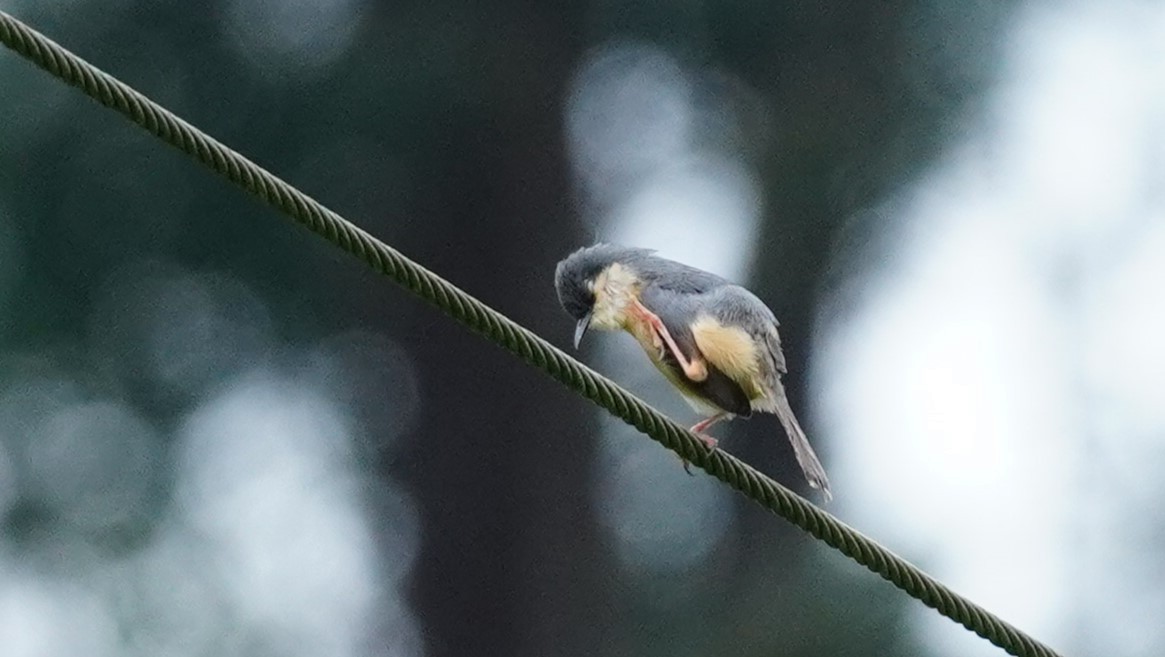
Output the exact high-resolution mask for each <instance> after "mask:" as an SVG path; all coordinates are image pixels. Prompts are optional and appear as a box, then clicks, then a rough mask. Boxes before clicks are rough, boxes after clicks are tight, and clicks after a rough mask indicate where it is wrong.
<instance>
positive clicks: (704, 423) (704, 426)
mask: <svg viewBox="0 0 1165 657" xmlns="http://www.w3.org/2000/svg"><path fill="white" fill-rule="evenodd" d="M726 418H728V413H717V414H715V415H713V416H712V417H710V418H706V419H704V420H701V421H699V422H697V423H695V424H694V425H692V428H691V429H688V431H691V432H692V433H694V434H696V435H697V436H699V437H700V440H703V441H704V444H705V445H707V446H708V450H709V451H716V445H717V443H718V441H717V440H716V439H715V438H713V437H712V436H709V435H708V434H706V433H704V432H705V431H707V430H708V427H710V426H712V425H713V424H716V423H717V422H719V421H721V420H724V419H726ZM681 460H683V461H684V472H686V473H688V474H692V469H691V465H692V464H691V463H688V462H687V460H685V459H681Z"/></svg>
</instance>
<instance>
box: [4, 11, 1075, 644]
mask: <svg viewBox="0 0 1165 657" xmlns="http://www.w3.org/2000/svg"><path fill="white" fill-rule="evenodd" d="M0 41H3V43H4V44H5V45H6V46H7V47H8V48H10V49H11V50H14V51H16V52H17V53H19V54H20V55H21V56H23V57H24V58H26V59H28V60H29V61H31V62H32V63H34V64H36V65H37V66H39V67H40V68H42V69H44V70H45V71H48V72H49V73H51V74H53V75H54V76H56V77H57V78H59V79H61V80H63V81H65V82H67V83H68V84H70V85H72V86H74V87H77V88H78V89H80V90H81V91H83V92H84V93H85V94H87V95H88V96H90V97H92V98H93V99H95V100H97V101H98V102H100V103H101V104H102V105H105V106H106V107H109V108H111V109H114V110H116V111H118V112H120V113H121V114H123V115H124V116H126V117H127V118H129V119H131V120H132V121H133V122H134V123H137V124H138V125H140V126H141V127H143V128H145V129H146V130H147V131H149V132H150V133H152V134H154V135H155V136H157V137H159V138H160V139H162V140H163V141H165V142H167V143H169V144H170V145H172V146H174V147H175V148H177V149H179V150H181V151H182V152H184V153H187V154H189V155H191V156H193V157H194V158H195V159H197V160H198V161H199V162H202V163H203V164H205V165H206V166H208V167H210V168H211V169H213V170H215V171H217V172H218V173H219V174H221V175H222V176H224V177H225V178H227V179H228V180H230V181H231V182H233V183H235V184H236V185H238V186H240V187H242V188H244V189H246V190H247V191H249V192H251V193H252V194H254V195H255V196H258V197H259V198H261V199H263V200H264V201H266V202H267V203H269V204H270V205H273V206H274V207H276V208H277V209H279V210H280V211H281V212H283V213H284V214H286V215H287V216H289V217H291V218H292V219H294V220H295V221H296V222H298V223H300V224H302V225H304V226H306V227H307V228H308V229H309V230H311V231H312V232H314V233H317V234H318V235H320V236H321V237H323V238H324V239H327V240H328V241H330V242H332V243H333V244H335V245H337V246H339V247H340V248H342V249H344V250H345V251H347V252H349V253H351V254H352V255H355V256H356V257H358V258H360V259H361V260H363V261H364V262H366V263H367V264H368V265H369V266H370V267H372V268H373V269H374V270H376V271H378V272H381V273H383V274H385V275H387V276H388V277H390V278H392V279H393V280H394V281H396V282H397V283H399V284H401V285H403V286H404V287H406V288H408V289H409V290H411V291H412V292H414V293H415V294H417V295H418V296H420V297H422V298H423V299H425V300H427V301H429V302H430V303H432V304H434V305H436V306H437V307H438V308H440V309H441V310H443V311H444V312H446V313H447V314H449V315H450V316H452V317H453V318H454V319H456V320H457V321H459V322H461V323H462V324H464V325H466V326H467V327H469V328H471V329H473V330H474V331H476V332H478V333H481V334H482V335H484V336H485V337H486V338H488V339H489V340H490V341H492V342H495V343H497V344H500V345H502V346H504V347H505V348H506V349H508V350H510V351H511V352H513V353H514V354H516V355H518V356H519V357H521V358H522V359H523V360H524V361H526V362H527V363H530V364H531V365H534V366H535V367H537V368H539V369H541V370H543V371H544V372H546V373H547V374H549V375H550V376H551V377H553V378H554V379H555V380H557V381H559V382H560V383H562V384H564V385H566V386H567V387H569V388H571V389H573V390H575V391H577V392H579V393H581V394H582V395H583V396H585V397H586V398H587V399H590V400H591V401H593V402H595V403H596V404H598V405H599V406H602V407H603V408H605V409H607V410H608V411H609V412H611V413H612V414H614V415H615V416H617V417H619V418H620V419H622V420H623V421H625V422H627V423H628V424H630V425H632V426H634V427H635V428H636V429H638V430H640V431H641V432H643V433H645V434H647V435H648V436H650V437H651V438H653V439H654V440H656V441H658V442H660V443H662V444H663V445H664V446H665V447H667V448H668V449H670V450H672V451H674V452H676V453H678V454H679V455H680V456H682V457H683V458H684V459H686V460H687V461H689V462H690V463H692V464H694V465H696V466H698V467H700V468H702V469H704V470H705V471H707V472H708V473H709V474H711V475H713V476H714V477H716V478H717V479H720V480H721V481H723V482H725V483H727V484H728V485H730V486H732V487H733V488H735V489H736V490H738V491H740V492H741V493H743V494H744V495H746V496H748V497H750V498H752V499H753V500H755V501H756V502H758V503H759V504H761V505H762V506H764V507H765V508H766V509H769V510H770V511H772V512H773V513H775V514H777V515H779V516H781V517H782V518H785V519H786V520H788V521H789V522H791V523H793V524H794V525H796V526H798V527H800V528H801V529H803V530H805V531H806V532H808V533H809V534H810V535H812V536H813V537H815V538H817V539H819V540H821V541H823V542H824V543H826V544H827V545H829V546H831V547H833V548H834V549H836V550H838V551H839V552H841V553H842V554H844V555H846V556H847V557H849V558H851V559H853V560H854V561H856V562H858V563H860V564H861V565H863V566H865V567H866V568H868V569H870V570H871V571H873V572H875V573H877V574H878V575H880V576H882V577H883V578H884V579H886V580H887V581H889V582H891V583H892V584H894V585H895V586H896V587H898V588H899V589H901V590H902V591H904V592H906V593H907V594H909V595H910V596H912V597H914V598H916V599H918V600H920V601H922V602H923V603H924V604H926V605H927V606H929V607H931V608H933V609H935V610H936V611H938V612H939V613H940V614H942V615H943V616H946V617H947V618H950V619H951V620H953V621H955V622H957V623H959V624H960V625H962V626H963V627H965V628H967V629H968V630H971V631H972V632H974V633H975V634H977V635H979V636H980V637H982V638H984V639H986V640H988V641H990V642H991V643H993V644H995V645H996V646H999V647H1000V648H1002V649H1003V650H1005V651H1007V652H1008V653H1010V654H1012V655H1016V657H1057V656H1056V653H1055V652H1054V651H1052V649H1051V648H1049V647H1047V646H1045V645H1044V644H1042V643H1040V642H1039V641H1036V640H1035V639H1034V638H1032V637H1030V636H1028V635H1027V634H1025V633H1024V632H1022V631H1021V630H1019V629H1018V628H1016V627H1014V626H1012V625H1010V624H1008V623H1007V622H1005V621H1003V620H1002V619H1000V618H998V617H996V616H995V615H994V614H992V613H990V612H989V611H987V610H986V609H984V608H982V607H980V606H978V605H976V604H975V603H973V602H971V601H970V600H968V599H966V598H964V597H962V596H961V595H959V594H957V593H955V592H953V591H951V590H950V589H948V588H947V587H946V586H944V585H943V584H942V583H940V582H938V581H937V580H935V579H934V578H932V577H930V576H929V575H927V574H925V573H924V572H922V571H921V570H919V569H918V568H917V567H915V566H913V565H912V564H910V563H909V562H907V561H906V560H904V559H902V558H901V557H899V556H897V555H895V554H894V553H893V552H891V551H889V550H888V549H886V548H884V547H882V546H881V545H879V544H878V543H877V542H875V541H874V540H872V539H870V538H868V537H866V536H865V535H863V534H861V533H860V532H858V531H857V530H855V529H853V528H851V527H849V526H848V525H845V524H844V523H842V522H841V521H839V520H838V519H836V518H835V517H833V516H832V515H830V514H828V513H826V512H824V511H822V510H821V509H819V508H817V507H816V506H814V505H812V504H811V503H809V502H808V501H806V500H805V499H803V498H801V497H800V496H798V495H796V494H795V493H793V492H792V491H790V490H789V489H787V488H785V487H784V486H782V485H780V484H778V483H777V482H775V481H773V480H772V479H770V478H769V477H766V476H765V475H763V474H761V473H760V472H758V471H756V470H755V469H753V468H752V467H751V466H749V465H747V464H745V463H744V462H742V461H740V460H739V459H737V458H735V457H733V456H731V455H730V454H727V453H725V452H723V451H721V450H716V451H714V452H711V453H710V452H709V451H708V450H707V448H706V447H705V446H704V444H703V443H702V442H701V441H700V440H699V439H698V438H696V437H695V436H694V435H692V434H691V433H689V432H688V431H687V430H686V429H684V428H683V427H681V426H679V425H678V424H676V423H675V422H673V421H672V420H670V419H668V418H666V417H664V416H663V415H661V414H660V413H659V412H658V411H656V410H654V409H653V408H651V407H650V406H648V405H647V404H646V403H645V402H643V401H641V400H640V399H638V398H637V397H635V396H634V395H632V394H631V393H629V392H627V391H626V390H624V389H622V388H621V387H619V386H618V385H617V384H615V383H614V382H613V381H611V380H610V379H608V378H606V377H604V376H602V375H600V374H598V373H597V372H595V371H594V370H592V369H590V368H588V367H586V366H585V365H583V364H582V363H580V362H579V361H578V360H576V359H574V358H572V357H571V356H569V355H568V354H566V353H565V352H563V351H562V350H561V349H558V348H557V347H555V346H553V345H552V344H550V343H549V342H547V341H546V340H543V339H542V338H540V337H539V336H537V335H535V334H534V333H533V332H531V331H530V330H528V329H526V328H524V327H522V326H521V325H519V324H517V323H516V322H514V321H512V320H510V319H509V318H507V317H505V316H504V315H502V314H501V313H499V312H497V311H495V310H493V309H492V308H490V307H488V306H486V305H485V304H483V303H482V302H480V301H478V300H477V299H475V298H473V297H472V296H470V295H469V294H466V293H465V292H463V291H462V290H460V289H459V288H457V287H456V286H454V285H453V284H451V283H449V282H448V281H445V280H444V279H442V278H441V277H440V276H438V275H436V274H434V273H433V272H431V271H429V270H427V269H425V268H424V267H422V266H420V265H418V264H417V263H415V262H413V261H412V260H409V259H408V258H406V257H405V256H404V255H402V254H401V253H400V252H398V251H396V250H395V249H393V248H392V247H390V246H388V245H387V244H385V243H383V242H381V241H379V240H377V239H376V238H375V237H373V236H372V235H370V234H368V233H367V232H365V231H364V230H362V229H360V228H359V227H357V226H356V225H354V224H352V223H350V222H348V221H347V220H345V219H344V218H342V217H340V216H339V215H338V214H336V213H334V212H332V211H331V210H329V209H327V208H325V207H324V206H323V205H321V204H320V203H318V202H316V201H315V200H313V199H312V198H310V197H309V196H307V195H306V194H304V193H303V192H300V191H299V190H298V189H296V188H294V187H292V186H291V185H289V184H287V183H285V182H283V181H282V180H280V179H279V178H277V177H276V176H274V175H272V174H271V173H270V172H268V171H266V170H265V169H263V168H262V167H260V166H258V165H257V164H255V163H254V162H251V161H250V160H248V159H247V158H245V157H243V156H242V155H240V154H239V153H236V152H235V151H233V150H232V149H230V148H229V147H227V146H226V145H224V144H222V143H220V142H218V141H216V140H215V139H213V138H211V137H210V136H208V135H207V134H205V133H203V132H202V131H201V130H199V129H197V128H195V127H194V126H192V125H190V124H189V123H187V122H186V121H184V120H182V119H181V118H179V117H177V116H176V115H174V114H172V113H171V112H169V111H168V110H166V109H164V108H162V107H161V106H159V105H158V104H156V103H154V102H153V101H151V100H149V99H148V98H146V97H145V96H143V95H142V94H140V93H138V92H137V91H135V90H133V89H132V88H130V87H129V86H127V85H126V84H124V83H122V82H120V81H119V80H117V79H115V78H114V77H112V76H110V75H108V74H106V73H104V72H102V71H100V70H98V69H97V68H96V67H94V66H92V65H91V64H89V63H88V62H85V61H84V60H82V59H81V58H79V57H77V56H76V55H74V54H73V53H71V52H69V51H67V50H65V49H64V48H62V47H61V46H59V45H58V44H56V43H55V42H53V41H51V40H50V39H48V38H47V37H45V36H44V35H42V34H40V33H39V32H36V31H35V30H33V29H32V28H30V27H28V26H26V25H24V24H23V23H21V22H20V21H18V20H16V19H15V18H13V17H12V16H10V15H9V14H7V13H5V12H2V11H0Z"/></svg>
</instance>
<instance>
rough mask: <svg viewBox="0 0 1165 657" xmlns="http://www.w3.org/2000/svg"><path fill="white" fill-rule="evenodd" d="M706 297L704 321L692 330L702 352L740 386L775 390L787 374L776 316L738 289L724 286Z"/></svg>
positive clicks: (699, 322)
mask: <svg viewBox="0 0 1165 657" xmlns="http://www.w3.org/2000/svg"><path fill="white" fill-rule="evenodd" d="M704 296H705V299H704V300H703V302H702V303H701V318H700V319H698V320H697V321H696V323H695V325H694V326H693V333H694V337H695V342H696V344H697V345H698V346H699V348H700V350H701V351H702V352H704V355H705V356H707V357H708V360H709V361H711V362H713V363H714V364H715V365H716V366H717V367H719V368H720V369H722V370H724V371H725V372H726V373H728V375H729V376H732V377H733V378H734V379H736V380H737V381H738V382H741V383H745V382H749V383H751V382H758V383H761V384H762V385H764V387H766V388H768V389H769V390H771V389H773V388H775V387H776V383H777V382H778V381H779V380H780V377H781V375H782V374H784V373H785V356H784V354H783V353H782V352H781V336H780V334H779V333H778V332H777V318H776V317H775V316H773V312H772V311H771V310H769V308H768V306H766V305H765V304H764V302H763V301H761V300H760V299H758V298H757V297H756V296H755V295H753V294H752V293H751V292H749V291H748V290H746V289H744V288H742V287H740V286H738V285H725V286H722V287H719V288H717V289H715V290H713V291H712V292H710V293H708V294H707V295H704ZM758 379H759V381H758ZM759 392H761V391H759V390H757V391H750V395H751V396H754V397H755V396H757V393H759Z"/></svg>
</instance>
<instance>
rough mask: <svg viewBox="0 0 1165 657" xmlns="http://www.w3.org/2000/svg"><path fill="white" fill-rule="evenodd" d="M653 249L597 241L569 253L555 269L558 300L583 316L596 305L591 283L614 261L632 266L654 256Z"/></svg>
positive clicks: (571, 312) (567, 308) (569, 311)
mask: <svg viewBox="0 0 1165 657" xmlns="http://www.w3.org/2000/svg"><path fill="white" fill-rule="evenodd" d="M652 253H653V251H651V250H650V249H637V248H633V247H627V246H619V245H617V244H604V243H600V244H595V245H594V246H588V247H586V248H582V249H579V250H578V251H575V252H574V253H572V254H570V255H569V256H567V257H566V258H565V259H563V260H562V262H559V263H558V267H557V268H556V269H555V271H554V287H555V288H556V289H557V290H558V301H559V303H561V304H562V307H563V308H564V309H565V310H566V312H568V313H570V316H571V317H574V318H575V319H582V318H583V317H585V316H586V314H587V313H589V312H590V311H591V308H592V306H594V304H595V295H594V293H592V292H591V290H590V287H588V285H587V284H588V283H589V282H590V281H593V280H594V279H595V277H597V276H598V275H599V274H600V273H601V272H602V271H603V270H604V269H606V268H607V267H610V266H611V265H612V264H613V263H616V262H618V263H621V264H625V265H628V266H630V267H632V268H635V267H636V264H637V263H641V262H643V261H644V260H646V259H647V258H650V257H651V254H652Z"/></svg>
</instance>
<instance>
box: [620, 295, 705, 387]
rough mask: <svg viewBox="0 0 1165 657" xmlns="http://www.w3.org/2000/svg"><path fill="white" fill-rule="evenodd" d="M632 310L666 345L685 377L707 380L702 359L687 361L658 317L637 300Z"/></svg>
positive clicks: (693, 379)
mask: <svg viewBox="0 0 1165 657" xmlns="http://www.w3.org/2000/svg"><path fill="white" fill-rule="evenodd" d="M632 308H633V310H634V312H635V313H636V314H637V315H639V317H640V319H642V320H643V321H645V322H647V325H648V326H650V327H651V330H652V332H653V333H654V334H655V335H656V336H657V337H658V338H659V339H662V340H663V342H664V344H666V345H667V347H668V349H670V350H671V352H672V355H673V356H675V357H676V362H677V363H679V364H680V368H681V369H683V370H684V375H685V376H687V377H688V378H689V379H691V380H692V381H695V382H697V383H699V382H700V381H703V380H704V379H706V378H708V365H707V364H706V363H704V359H703V358H700V357H699V356H697V357H695V358H691V359H689V358H688V357H687V356H685V355H684V352H682V351H680V348H679V346H678V345H676V341H675V340H673V339H672V337H671V333H670V332H669V331H668V330H667V327H666V326H664V324H663V320H661V319H660V318H659V316H658V315H656V314H655V313H653V312H651V311H650V310H648V309H647V307H646V306H644V305H643V304H642V303H640V302H639V300H638V299H636V300H635V301H634V304H633V306H632Z"/></svg>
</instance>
